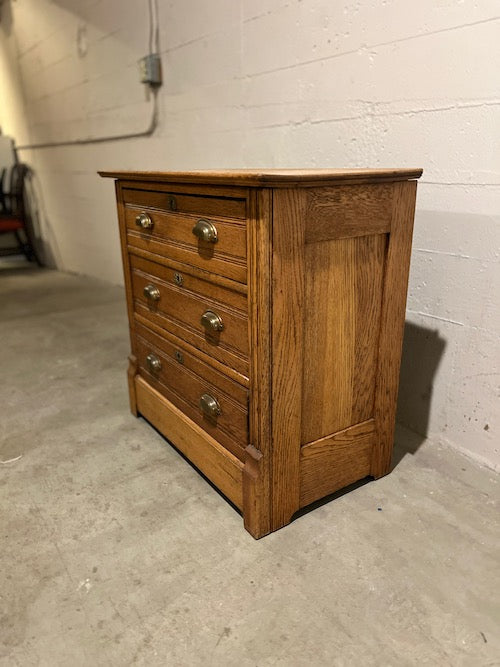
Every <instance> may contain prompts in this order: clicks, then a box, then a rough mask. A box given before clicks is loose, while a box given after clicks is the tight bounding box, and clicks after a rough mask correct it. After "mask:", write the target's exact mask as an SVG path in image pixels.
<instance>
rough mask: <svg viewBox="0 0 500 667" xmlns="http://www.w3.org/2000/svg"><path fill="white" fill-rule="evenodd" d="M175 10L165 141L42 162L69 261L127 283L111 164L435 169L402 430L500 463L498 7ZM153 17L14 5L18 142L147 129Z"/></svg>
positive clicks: (7, 23)
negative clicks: (143, 80)
mask: <svg viewBox="0 0 500 667" xmlns="http://www.w3.org/2000/svg"><path fill="white" fill-rule="evenodd" d="M157 5H158V16H159V26H160V28H159V43H160V50H161V54H162V61H163V68H164V85H163V87H162V88H161V89H160V92H159V96H158V100H159V126H158V129H157V131H156V132H155V133H154V135H153V136H151V137H147V138H142V139H131V140H125V141H120V142H118V141H116V142H110V143H102V144H94V145H88V146H67V147H59V148H44V149H38V150H33V151H24V152H23V153H22V157H23V158H24V159H25V160H27V161H29V162H30V163H31V164H32V165H33V167H34V169H35V171H36V177H37V183H38V186H39V191H40V193H43V207H42V226H43V234H44V237H45V239H46V241H47V243H48V244H49V246H50V249H51V252H52V256H53V258H54V261H55V262H56V263H57V265H58V266H59V267H60V268H61V269H64V270H68V271H76V272H81V273H85V274H89V275H93V276H97V277H100V278H103V279H105V280H110V281H113V282H121V280H122V276H121V264H120V256H119V249H118V235H117V229H116V216H115V208H114V194H113V188H112V184H111V183H110V182H109V181H101V180H100V179H98V178H97V177H96V170H97V169H98V168H123V169H129V168H130V169H185V168H189V169H194V168H208V167H214V168H217V167H342V166H346V167H365V166H366V167H382V166H387V167H392V166H394V167H403V166H410V167H420V166H421V167H424V169H425V173H424V177H423V179H422V180H421V182H420V186H419V192H418V208H417V217H416V228H415V242H414V252H413V259H412V271H411V279H410V291H409V300H408V313H407V332H406V338H405V349H404V358H403V369H402V383H401V392H400V409H399V418H400V420H401V421H402V422H403V423H405V424H406V425H408V426H410V427H412V428H414V429H415V430H417V431H420V432H425V433H427V434H428V435H429V436H430V437H431V438H434V439H435V440H436V441H437V440H439V441H441V442H443V443H449V444H451V445H453V446H454V447H457V448H459V449H461V450H462V451H464V452H466V453H467V454H469V455H470V456H473V457H475V458H476V459H478V460H481V461H483V462H485V463H487V464H488V465H489V466H492V467H499V466H500V451H499V450H500V448H499V443H500V436H499V424H498V412H499V411H498V379H499V372H498V359H499V358H500V349H499V308H498V298H497V294H498V291H499V284H500V281H499V278H500V271H499V246H500V218H499V213H500V210H499V209H500V181H499V171H500V164H499V162H500V145H499V144H500V134H499V127H500V113H499V111H500V77H499V76H498V71H499V69H500V20H499V14H500V5H499V3H498V0H481V2H475V1H473V0H419V2H415V1H414V0H356V1H355V0H338V2H332V0H267V1H266V0H210V1H209V0H171V1H167V0H158V1H157ZM148 7H149V2H148V0H53V1H49V0H15V1H14V0H4V4H3V9H2V20H1V22H0V36H1V41H0V73H1V79H0V99H1V103H0V124H1V125H2V126H3V129H4V132H5V133H12V134H14V135H15V137H16V140H17V143H18V144H22V143H25V142H47V141H65V140H71V139H82V138H88V137H95V136H102V135H106V134H110V133H113V134H115V133H129V132H131V133H135V132H139V131H141V130H144V129H146V128H147V127H148V125H149V123H150V118H151V108H152V101H151V99H148V94H147V91H146V90H145V89H144V87H143V86H142V85H141V84H139V83H138V75H137V69H136V61H137V60H138V58H139V57H141V56H142V55H144V54H145V53H146V52H147V51H148V43H149V22H148ZM20 109H22V110H23V113H24V116H23V114H22V113H20Z"/></svg>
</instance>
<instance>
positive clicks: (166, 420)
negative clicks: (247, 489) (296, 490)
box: [135, 377, 243, 509]
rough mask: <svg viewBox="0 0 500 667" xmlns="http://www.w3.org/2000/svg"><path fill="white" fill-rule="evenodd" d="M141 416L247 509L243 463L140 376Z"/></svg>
mask: <svg viewBox="0 0 500 667" xmlns="http://www.w3.org/2000/svg"><path fill="white" fill-rule="evenodd" d="M135 383H136V393H137V407H138V410H139V412H140V414H141V415H143V416H144V417H145V418H146V419H147V420H148V421H150V422H151V423H152V424H154V426H155V427H156V428H157V429H158V430H159V431H160V433H163V435H164V436H165V437H167V438H168V439H169V441H170V442H171V443H172V444H173V445H174V446H175V447H176V448H177V449H178V450H179V451H181V452H182V453H183V454H184V455H185V456H187V457H188V459H189V460H190V461H191V462H192V463H193V464H194V465H195V466H196V467H197V468H199V469H200V470H201V472H202V473H203V474H204V475H206V476H207V477H208V479H210V480H211V481H212V482H213V483H214V484H215V486H216V487H217V488H218V489H220V490H221V492H222V493H223V494H224V495H225V496H227V497H228V498H229V500H230V501H231V502H232V503H234V504H235V505H236V507H238V508H240V509H241V508H242V506H243V492H242V486H243V485H242V474H243V464H242V463H241V461H239V460H238V458H237V457H236V456H234V455H232V454H231V453H230V452H229V451H228V450H227V449H226V448H225V447H222V445H220V444H219V443H218V442H217V441H216V440H214V438H212V437H211V436H210V435H208V434H207V433H206V432H205V431H203V429H201V428H200V427H199V426H198V425H197V424H195V423H194V422H193V421H192V420H191V419H189V418H188V417H186V415H185V414H184V413H183V412H182V410H179V409H178V408H176V407H175V405H173V404H172V403H170V401H168V400H167V399H166V398H164V397H163V396H162V395H161V394H160V393H159V392H157V391H156V390H155V389H154V388H153V387H151V386H150V385H149V384H148V383H147V382H146V381H145V380H144V379H143V378H141V377H136V379H135Z"/></svg>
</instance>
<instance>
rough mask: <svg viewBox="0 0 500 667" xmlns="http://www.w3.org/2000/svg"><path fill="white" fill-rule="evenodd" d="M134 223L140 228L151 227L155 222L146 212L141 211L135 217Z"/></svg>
mask: <svg viewBox="0 0 500 667" xmlns="http://www.w3.org/2000/svg"><path fill="white" fill-rule="evenodd" d="M135 224H136V225H137V226H138V227H140V228H141V229H153V227H154V224H155V223H154V222H153V221H152V220H151V218H150V217H149V215H148V214H147V213H144V212H142V213H139V215H138V216H137V217H136V219H135Z"/></svg>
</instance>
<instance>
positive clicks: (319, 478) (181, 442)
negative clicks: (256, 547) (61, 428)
mask: <svg viewBox="0 0 500 667" xmlns="http://www.w3.org/2000/svg"><path fill="white" fill-rule="evenodd" d="M133 369H134V360H133V358H131V359H130V368H129V378H130V376H131V374H132V373H133ZM130 396H131V410H132V412H133V414H135V415H136V416H137V414H140V415H142V416H143V417H144V418H145V419H147V420H148V421H150V422H151V423H154V425H155V427H156V428H157V429H158V430H159V431H160V433H162V434H163V435H164V436H165V437H166V438H168V440H169V442H171V443H172V444H173V445H174V447H176V449H178V450H179V451H180V452H182V454H184V456H186V457H187V458H188V459H189V460H190V461H191V462H192V463H193V464H194V465H195V466H196V467H197V468H198V469H199V470H200V471H201V472H202V473H203V474H204V475H205V476H206V477H207V478H208V479H209V480H210V481H211V482H212V483H213V484H214V485H215V486H216V487H217V488H218V489H219V490H220V491H221V492H222V493H223V494H224V495H225V496H226V497H227V498H228V499H229V500H230V501H231V502H232V503H233V504H234V505H235V506H236V507H237V508H238V509H239V510H241V511H242V513H243V520H244V524H245V528H246V529H247V530H248V532H249V533H250V534H251V535H252V536H253V537H255V538H256V539H258V538H260V537H264V535H267V534H268V533H269V532H271V530H277V529H278V528H281V527H283V526H285V525H287V524H288V523H290V521H291V520H292V518H293V515H292V516H290V517H288V519H287V520H285V521H281V522H279V524H278V523H275V522H272V526H271V523H270V521H269V517H268V516H267V509H268V508H267V506H266V503H265V499H264V498H263V497H262V494H261V486H262V482H263V474H264V466H263V455H262V453H261V452H259V451H258V450H257V449H255V447H253V446H252V445H248V447H247V448H246V450H245V453H246V462H245V464H244V465H243V464H242V463H241V461H239V460H238V459H237V458H236V457H235V456H233V455H232V454H231V453H230V452H228V451H227V450H226V449H225V448H224V447H222V446H221V445H220V444H219V443H218V442H217V441H216V440H214V439H213V438H211V437H210V436H209V435H207V433H205V432H204V431H203V429H201V428H200V427H199V426H197V424H195V423H194V422H192V421H191V420H190V419H189V418H188V417H186V416H185V415H184V413H183V412H182V411H181V410H179V409H178V408H176V407H175V406H174V405H173V404H172V403H170V401H168V400H167V399H166V398H164V397H163V396H162V395H161V394H160V393H159V392H157V391H156V389H153V388H152V387H151V386H150V385H149V384H148V383H147V382H145V380H143V379H142V378H141V377H140V376H138V375H136V376H135V377H134V378H133V379H132V383H131V392H130ZM132 398H134V399H135V403H133V402H132ZM134 408H135V410H134ZM375 442H376V431H375V425H374V420H373V419H370V420H368V421H366V422H363V423H361V424H356V426H352V427H350V428H347V429H344V430H342V431H339V432H338V433H334V434H332V435H331V436H328V437H326V438H321V439H320V440H317V441H315V442H311V443H308V444H307V445H304V447H302V450H301V457H300V498H299V506H297V508H296V510H297V511H298V510H299V509H303V508H304V507H306V506H307V505H310V504H311V503H313V502H314V501H316V500H318V499H320V498H323V497H325V496H328V495H330V494H332V493H335V492H336V491H338V490H340V489H342V488H344V487H346V486H349V485H350V484H353V483H354V482H357V481H359V480H361V479H364V478H365V477H369V476H373V474H372V471H371V470H370V461H371V453H372V448H373V447H374V445H375Z"/></svg>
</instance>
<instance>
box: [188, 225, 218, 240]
mask: <svg viewBox="0 0 500 667" xmlns="http://www.w3.org/2000/svg"><path fill="white" fill-rule="evenodd" d="M193 234H194V235H195V236H196V237H198V238H199V239H200V241H207V242H208V243H217V228H216V227H215V225H213V224H212V223H211V222H209V221H208V220H198V222H197V223H196V225H195V226H194V227H193Z"/></svg>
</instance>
